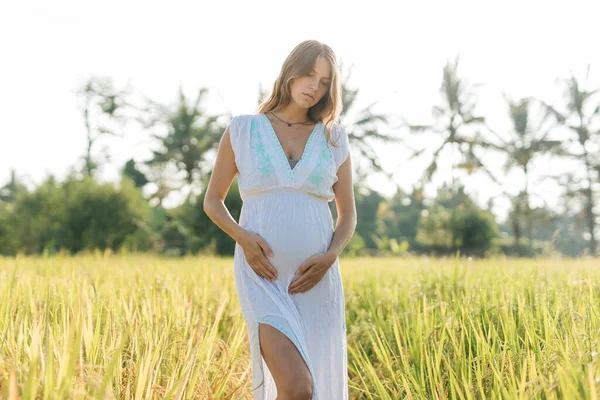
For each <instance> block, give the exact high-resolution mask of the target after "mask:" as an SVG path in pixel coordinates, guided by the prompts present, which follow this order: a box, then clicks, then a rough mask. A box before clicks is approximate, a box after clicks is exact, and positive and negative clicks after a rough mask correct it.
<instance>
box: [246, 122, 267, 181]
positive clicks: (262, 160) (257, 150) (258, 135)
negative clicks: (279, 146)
mask: <svg viewBox="0 0 600 400" xmlns="http://www.w3.org/2000/svg"><path fill="white" fill-rule="evenodd" d="M250 140H251V142H252V149H253V150H254V154H256V156H257V158H258V167H257V169H258V170H259V171H260V173H261V176H262V177H263V178H266V177H269V176H270V175H271V174H272V173H273V163H272V162H271V158H272V157H271V155H270V154H269V152H268V151H267V150H266V149H265V142H264V138H263V137H262V132H261V131H260V130H257V129H254V124H253V125H252V131H251V133H250Z"/></svg>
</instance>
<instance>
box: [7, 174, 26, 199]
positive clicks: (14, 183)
mask: <svg viewBox="0 0 600 400" xmlns="http://www.w3.org/2000/svg"><path fill="white" fill-rule="evenodd" d="M23 191H27V188H26V187H25V185H24V184H23V183H22V182H21V181H20V180H19V179H18V178H17V174H16V172H15V170H14V169H11V171H10V180H9V181H8V183H7V184H6V185H4V186H2V187H0V202H2V201H3V202H5V203H14V201H15V199H16V197H17V194H18V193H19V192H23Z"/></svg>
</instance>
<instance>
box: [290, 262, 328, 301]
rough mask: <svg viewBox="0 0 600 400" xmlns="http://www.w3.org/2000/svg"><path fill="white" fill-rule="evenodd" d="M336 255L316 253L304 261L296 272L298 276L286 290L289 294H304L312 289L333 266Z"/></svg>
mask: <svg viewBox="0 0 600 400" xmlns="http://www.w3.org/2000/svg"><path fill="white" fill-rule="evenodd" d="M336 258H337V255H335V254H331V253H328V252H326V253H318V254H315V255H314V256H312V257H311V258H309V259H308V260H306V261H305V262H304V263H303V264H302V265H301V266H300V267H298V269H297V270H296V275H295V276H299V278H298V279H296V280H295V281H294V282H292V284H291V285H290V286H289V288H288V292H289V293H290V294H296V293H304V292H306V291H308V290H310V289H312V288H313V286H315V285H316V284H317V283H319V281H320V280H321V279H323V277H324V276H325V274H326V273H327V271H328V270H329V267H331V266H332V265H333V263H334V262H335V260H336Z"/></svg>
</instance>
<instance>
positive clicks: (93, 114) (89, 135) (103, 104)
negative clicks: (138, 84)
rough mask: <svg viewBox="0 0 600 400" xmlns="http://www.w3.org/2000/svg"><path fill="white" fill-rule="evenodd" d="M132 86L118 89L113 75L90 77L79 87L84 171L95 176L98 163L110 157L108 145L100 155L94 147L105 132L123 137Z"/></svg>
mask: <svg viewBox="0 0 600 400" xmlns="http://www.w3.org/2000/svg"><path fill="white" fill-rule="evenodd" d="M129 94H130V90H129V88H126V89H123V90H117V89H116V88H115V87H114V83H113V81H112V79H111V78H99V77H91V78H89V79H88V80H87V81H86V82H85V83H84V84H83V85H82V86H81V87H80V88H79V89H78V90H77V96H78V97H79V98H80V99H81V101H82V102H83V105H82V112H83V119H84V123H85V128H86V142H87V147H86V152H85V155H84V157H83V159H84V167H83V172H84V174H85V175H86V176H92V174H93V173H94V171H95V170H96V169H97V168H98V166H99V165H100V164H101V163H102V162H104V161H108V160H109V156H108V152H107V150H106V148H104V149H103V150H102V151H101V157H100V156H96V155H94V151H93V148H95V147H96V146H95V145H96V143H98V142H99V141H100V139H101V138H103V137H106V136H117V137H122V136H123V135H124V133H123V128H124V124H125V123H126V122H127V115H126V112H127V110H128V109H129V108H130V104H129V103H128V100H127V98H128V96H129Z"/></svg>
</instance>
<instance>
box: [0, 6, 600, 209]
mask: <svg viewBox="0 0 600 400" xmlns="http://www.w3.org/2000/svg"><path fill="white" fill-rule="evenodd" d="M292 4H293V3H292V2H282V1H239V2H232V1H226V0H220V1H204V2H201V1H195V2H192V1H174V0H172V1H169V2H164V1H161V2H158V1H147V0H146V1H122V0H120V1H115V0H105V1H102V2H93V3H92V2H83V1H65V0H56V1H53V2H46V1H41V0H37V1H20V2H4V3H3V4H2V5H0V57H1V58H2V60H3V62H2V67H0V182H5V181H6V180H7V179H8V176H9V170H10V168H15V169H16V171H17V174H18V175H19V176H21V177H24V178H26V179H27V180H28V181H29V182H31V183H32V184H38V183H40V182H41V181H42V180H43V179H44V177H45V176H47V175H50V174H54V175H56V176H58V177H59V178H61V177H63V176H64V175H65V174H66V173H67V171H68V170H69V168H70V167H72V166H73V165H74V164H75V163H76V162H77V161H78V157H80V156H81V155H82V154H83V153H84V150H85V130H84V125H83V118H82V115H81V112H80V111H79V109H78V103H77V99H76V97H75V95H74V91H75V89H76V88H77V87H78V86H79V84H80V83H81V82H82V81H84V80H86V79H87V78H88V77H90V76H92V75H97V76H110V77H112V78H114V79H115V81H116V83H117V85H119V86H123V85H125V84H126V83H128V82H129V83H130V84H131V86H132V88H133V90H134V91H135V92H136V93H138V94H143V95H146V96H149V97H150V98H152V99H154V100H156V101H159V102H162V103H172V102H174V101H175V100H176V95H177V89H178V86H179V85H182V86H183V88H184V91H185V92H186V93H187V94H188V96H190V97H195V95H196V92H197V90H198V88H200V87H208V88H209V89H210V96H209V98H208V101H207V102H206V103H205V106H206V109H207V111H208V112H209V113H220V112H231V113H233V114H240V113H251V112H253V111H254V109H255V107H256V99H257V94H258V88H259V85H263V87H265V88H269V89H270V87H271V84H272V82H273V80H274V79H275V77H276V75H277V73H278V72H279V69H280V67H281V63H282V62H283V60H284V58H285V57H286V56H287V54H288V53H289V52H290V51H291V50H292V48H293V47H294V46H295V45H296V44H297V43H299V42H300V41H302V40H305V39H317V40H321V41H323V42H325V43H327V44H329V45H330V46H331V47H332V48H333V49H334V51H335V52H336V54H337V55H338V57H339V58H340V59H342V60H343V61H344V64H345V65H350V64H353V65H354V68H353V70H352V71H353V73H352V81H351V83H352V86H353V87H357V88H359V89H360V93H359V101H360V104H359V106H366V105H368V104H370V103H372V102H378V110H379V111H381V112H385V113H389V114H391V115H403V116H405V117H407V118H408V119H409V120H411V122H415V123H416V122H419V123H422V122H427V118H428V117H429V116H430V112H431V111H430V110H431V107H432V106H433V105H434V104H436V103H438V102H439V95H438V88H439V85H440V81H441V73H442V68H443V65H444V63H445V60H446V59H447V58H449V57H451V58H453V57H454V56H455V55H456V54H458V53H460V57H461V61H460V67H459V68H460V71H461V74H462V76H464V77H466V78H467V79H468V80H469V81H470V82H474V83H482V84H484V85H483V86H482V87H481V88H480V89H479V91H478V93H479V99H480V107H479V110H480V112H481V114H483V115H484V116H486V117H487V118H488V120H489V122H490V124H491V125H492V126H493V127H495V128H496V129H497V130H500V131H502V130H504V129H508V122H509V120H508V117H507V111H506V105H505V103H504V100H503V98H502V96H501V93H502V91H504V92H507V93H509V94H510V95H512V96H525V95H533V96H536V97H540V98H544V99H547V100H549V101H551V100H554V99H557V98H558V97H559V95H560V89H559V87H558V86H556V84H555V80H556V78H558V77H565V76H567V75H568V74H569V72H570V70H573V71H574V72H575V73H576V74H578V75H580V76H581V75H582V74H583V72H584V71H585V67H586V65H587V64H588V63H591V65H592V74H591V80H592V82H593V83H594V85H595V87H597V86H600V73H599V72H598V69H600V52H598V51H597V49H598V45H597V38H598V35H597V32H598V30H597V24H598V21H597V16H598V15H599V13H598V11H599V8H600V6H599V5H598V3H597V2H596V1H592V0H590V1H570V2H569V3H568V6H567V3H566V2H556V3H552V2H543V1H523V0H521V1H506V0H505V1H502V2H494V4H492V2H484V1H426V2H425V1H423V2H415V1H411V2H408V1H407V2H400V1H387V2H384V1H376V0H372V1H369V2H356V3H354V2H349V1H323V0H320V1H319V0H317V1H315V0H306V1H302V2H298V3H296V5H295V6H293V5H292ZM350 128H351V127H350ZM147 139H148V133H147V132H142V131H136V130H135V129H134V130H132V131H131V132H129V133H128V136H127V137H126V138H125V139H122V140H115V141H110V142H106V145H107V146H108V147H109V150H110V153H111V156H112V163H111V164H109V165H108V166H106V167H105V168H103V169H102V171H101V178H102V179H105V180H113V179H115V177H116V176H117V170H118V168H120V167H121V166H122V165H123V163H124V162H125V161H126V160H127V159H128V158H130V157H131V156H132V155H133V156H134V157H135V159H136V160H138V161H141V160H144V159H145V158H146V157H147V154H148V140H147ZM376 150H377V154H378V155H379V156H380V159H381V162H382V163H383V165H384V166H385V168H386V169H387V170H389V171H394V172H395V175H394V176H395V179H396V181H397V183H398V184H400V186H401V187H402V188H404V189H406V190H409V189H410V188H411V185H412V184H413V183H414V182H415V181H416V180H417V178H418V176H419V174H420V173H421V171H422V169H423V168H424V167H425V163H426V161H427V160H422V161H416V162H410V163H408V162H407V160H406V155H407V154H408V152H407V151H405V150H403V148H402V147H401V146H378V147H376ZM491 160H492V161H494V159H493V158H491ZM494 162H495V163H496V164H495V165H496V166H497V168H499V167H500V162H501V159H498V161H497V162H496V161H494ZM563 168H565V165H563V164H561V163H557V162H552V163H549V162H547V161H546V162H540V163H538V164H537V165H535V168H534V173H536V172H537V171H540V172H544V173H552V172H553V173H557V172H560V171H561V169H563ZM498 171H500V169H498ZM448 177H449V174H448V173H447V172H446V173H444V174H441V175H440V176H439V178H438V179H437V181H436V182H437V183H439V182H441V181H442V180H447V179H448ZM369 182H370V183H371V184H372V186H373V187H374V188H375V189H377V190H379V191H381V192H383V193H384V194H391V193H392V191H393V186H392V185H390V184H389V183H387V182H385V181H383V180H382V179H380V178H378V177H377V176H374V177H372V178H371V179H370V181H369ZM466 183H467V185H468V186H467V188H468V189H469V191H470V192H471V193H473V194H474V196H476V198H477V199H478V200H479V201H480V202H481V203H482V204H484V203H485V201H486V200H487V199H488V198H489V197H490V196H492V195H495V194H497V193H498V192H499V189H498V188H496V187H495V186H494V185H493V184H491V183H489V180H488V179H487V178H485V177H479V178H477V177H472V178H470V179H468V180H467V181H466ZM521 184H522V180H521V177H520V175H519V174H511V175H510V176H509V177H507V178H506V184H505V189H506V190H511V191H513V192H516V191H517V188H518V187H519V186H520V185H521ZM534 189H535V191H536V192H538V193H539V194H540V195H541V198H543V199H545V200H547V201H548V202H549V203H550V204H555V202H556V198H557V195H558V191H557V189H556V188H554V186H552V185H548V184H547V185H540V184H537V185H534ZM505 210H506V207H505V206H503V205H502V202H500V203H499V205H498V208H497V209H496V210H495V211H496V212H497V213H498V214H499V215H502V214H503V213H504V212H505Z"/></svg>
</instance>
